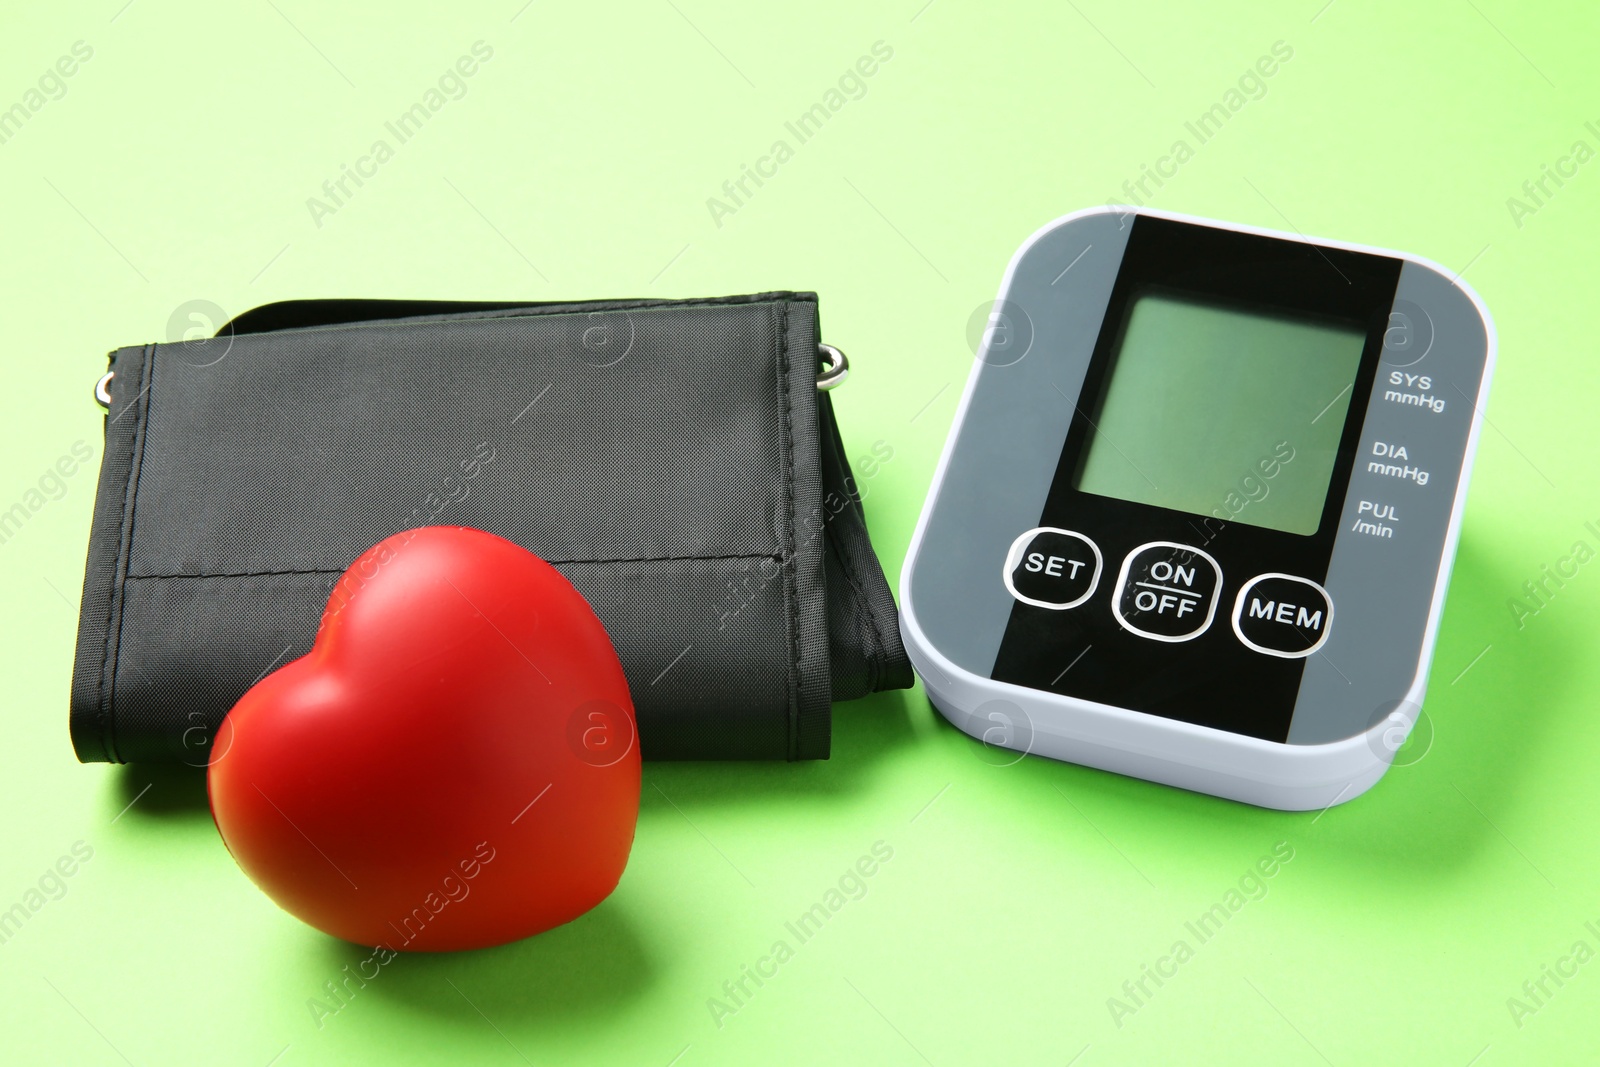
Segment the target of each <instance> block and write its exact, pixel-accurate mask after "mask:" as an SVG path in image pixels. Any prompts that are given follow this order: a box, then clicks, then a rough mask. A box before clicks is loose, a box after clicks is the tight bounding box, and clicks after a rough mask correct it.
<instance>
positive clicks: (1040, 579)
mask: <svg viewBox="0 0 1600 1067" xmlns="http://www.w3.org/2000/svg"><path fill="white" fill-rule="evenodd" d="M1100 564H1101V559H1100V549H1099V548H1098V547H1097V546H1096V545H1095V543H1094V542H1093V541H1091V540H1089V539H1088V538H1087V537H1085V536H1083V534H1081V533H1075V532H1074V531H1072V530H1058V529H1056V528H1054V527H1052V526H1040V527H1038V528H1037V529H1033V530H1029V531H1028V532H1027V533H1025V534H1023V535H1022V536H1021V537H1018V538H1017V539H1016V540H1015V541H1013V542H1011V550H1010V551H1009V552H1007V553H1006V566H1005V570H1004V572H1002V577H1003V578H1004V579H1005V583H1006V589H1007V590H1008V591H1009V592H1010V593H1011V595H1012V596H1014V597H1016V598H1017V599H1018V600H1020V601H1022V602H1023V603H1024V604H1032V605H1034V606H1035V607H1039V608H1050V609H1051V610H1053V611H1065V610H1066V609H1067V608H1075V607H1077V606H1078V605H1079V604H1082V603H1083V602H1084V601H1085V600H1088V599H1089V598H1090V597H1091V596H1093V595H1094V590H1095V587H1096V586H1098V585H1099V584H1100Z"/></svg>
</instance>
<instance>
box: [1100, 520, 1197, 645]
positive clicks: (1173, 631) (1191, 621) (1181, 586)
mask: <svg viewBox="0 0 1600 1067" xmlns="http://www.w3.org/2000/svg"><path fill="white" fill-rule="evenodd" d="M1221 588H1222V568H1221V567H1220V566H1218V565H1217V561H1216V560H1214V559H1212V558H1211V557H1210V556H1209V555H1207V554H1206V553H1204V552H1202V551H1200V550H1199V549H1198V548H1195V547H1194V546H1193V545H1180V544H1178V543H1177V542H1175V541H1152V542H1150V543H1149V544H1147V545H1140V546H1139V547H1138V548H1136V549H1134V550H1133V551H1132V552H1129V553H1128V556H1127V558H1126V559H1124V560H1123V561H1122V573H1121V574H1119V575H1118V576H1117V591H1116V594H1115V595H1114V596H1113V597H1112V600H1111V613H1112V614H1113V615H1115V616H1116V619H1117V622H1118V623H1120V624H1121V625H1122V628H1123V629H1124V630H1127V631H1129V632H1130V633H1135V634H1138V635H1139V636H1140V637H1148V638H1149V639H1150V640H1152V641H1189V640H1193V639H1194V638H1196V637H1199V636H1200V635H1201V634H1203V633H1205V632H1206V630H1207V629H1208V628H1209V627H1210V626H1211V619H1212V617H1213V616H1215V615H1216V613H1217V593H1218V591H1219V590H1220V589H1221Z"/></svg>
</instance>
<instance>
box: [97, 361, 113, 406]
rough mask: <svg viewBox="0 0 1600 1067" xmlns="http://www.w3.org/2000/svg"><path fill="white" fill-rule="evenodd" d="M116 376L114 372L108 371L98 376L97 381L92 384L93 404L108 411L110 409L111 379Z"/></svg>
mask: <svg viewBox="0 0 1600 1067" xmlns="http://www.w3.org/2000/svg"><path fill="white" fill-rule="evenodd" d="M116 376H117V372H116V371H114V370H108V371H106V372H105V373H104V374H102V375H101V376H100V380H99V381H97V382H95V383H94V399H95V402H96V403H98V404H99V405H100V406H101V407H103V408H107V409H109V408H110V407H111V379H113V378H115V377H116Z"/></svg>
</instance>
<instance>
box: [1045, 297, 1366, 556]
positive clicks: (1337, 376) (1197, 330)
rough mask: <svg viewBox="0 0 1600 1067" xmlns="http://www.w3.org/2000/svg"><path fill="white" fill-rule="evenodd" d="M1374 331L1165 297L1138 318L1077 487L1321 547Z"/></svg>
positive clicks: (1131, 317)
mask: <svg viewBox="0 0 1600 1067" xmlns="http://www.w3.org/2000/svg"><path fill="white" fill-rule="evenodd" d="M1365 343H1366V333H1365V331H1364V330H1362V329H1359V328H1357V327H1356V326H1354V325H1350V324H1346V323H1341V322H1334V321H1329V320H1323V319H1320V318H1313V317H1310V316H1301V315H1281V314H1276V313H1272V312H1268V311H1262V310H1256V309H1251V308H1247V307H1245V306H1242V305H1235V304H1232V303H1224V302H1221V301H1217V300H1212V299H1194V298H1190V297H1187V296H1183V295H1180V294H1175V293H1171V292H1168V291H1162V290H1155V291H1149V292H1146V293H1144V294H1143V295H1141V296H1139V297H1137V298H1136V299H1135V300H1134V301H1133V303H1132V306H1131V308H1130V310H1129V312H1128V316H1127V320H1126V325H1125V327H1124V329H1123V332H1122V337H1121V339H1120V343H1119V346H1118V348H1117V351H1116V352H1115V353H1114V355H1113V357H1112V361H1111V365H1110V372H1109V374H1108V375H1107V378H1106V383H1105V386H1104V388H1103V390H1102V393H1101V397H1100V400H1099V403H1098V405H1097V407H1096V409H1095V410H1094V411H1093V414H1092V418H1091V420H1090V421H1091V426H1092V432H1091V437H1090V440H1089V441H1088V443H1087V445H1086V447H1085V448H1084V450H1083V458H1082V461H1081V462H1080V464H1079V466H1078V471H1077V477H1076V478H1075V479H1074V486H1075V488H1077V489H1078V490H1079V491H1081V492H1085V493H1094V494H1096V495H1099V496H1107V497H1114V498H1116V499H1119V500H1131V501H1134V502H1136V503H1141V504H1150V505H1154V506H1156V507H1163V508H1171V509H1172V510H1174V511H1182V512H1188V513H1190V514H1194V515H1203V516H1207V517H1214V518H1218V519H1222V520H1225V521H1228V522H1241V523H1247V524H1249V525H1252V526H1261V527H1266V528H1268V529H1272V530H1282V531H1285V532H1287V533H1293V534H1314V533H1316V531H1317V527H1318V525H1319V524H1320V522H1321V519H1322V510H1323V503H1324V498H1325V497H1326V495H1327V492H1328V482H1329V480H1330V479H1331V477H1332V475H1333V469H1334V465H1335V461H1336V460H1337V458H1338V448H1339V439H1340V437H1341V435H1342V434H1343V432H1344V422H1345V413H1346V411H1347V410H1348V408H1349V405H1350V395H1351V390H1352V387H1353V385H1354V383H1355V376H1356V371H1357V369H1358V367H1359V366H1360V363H1361V352H1362V349H1363V347H1364V345H1365Z"/></svg>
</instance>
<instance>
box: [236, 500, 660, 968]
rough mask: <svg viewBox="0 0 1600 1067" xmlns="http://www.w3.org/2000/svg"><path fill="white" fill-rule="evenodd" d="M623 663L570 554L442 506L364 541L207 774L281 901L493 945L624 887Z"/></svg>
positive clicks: (335, 916)
mask: <svg viewBox="0 0 1600 1067" xmlns="http://www.w3.org/2000/svg"><path fill="white" fill-rule="evenodd" d="M636 738H637V731H636V729H635V725H634V713H633V702H632V700H631V699H630V698H629V696H628V683H627V680H626V679H625V678H624V677H623V674H622V666H621V664H620V663H619V662H618V661H617V654H616V652H615V650H614V649H613V648H612V647H611V642H610V640H609V639H608V638H607V636H606V632H605V629H604V628H603V627H602V626H601V624H600V620H599V619H597V618H596V617H595V614H594V612H593V611H592V610H590V608H589V605H588V603H587V602H586V601H585V600H584V599H583V597H582V596H581V595H580V594H579V593H578V591H577V590H576V589H574V588H573V587H572V586H571V585H570V584H569V583H568V582H567V580H566V579H565V578H563V577H561V575H560V574H559V573H557V572H556V570H555V569H554V568H553V567H551V566H550V565H549V564H547V563H545V562H544V561H543V560H541V559H539V558H538V557H537V556H535V555H533V554H532V553H531V552H528V551H527V550H525V549H523V548H520V547H518V546H517V545H514V544H512V543H511V542H510V541H506V540H504V539H502V538H499V537H495V536H493V535H492V534H487V533H484V532H482V531H480V530H471V529H467V528H464V527H443V526H432V527H425V528H422V529H418V530H409V531H406V532H404V533H400V534H396V535H395V536H393V537H390V538H388V539H387V540H385V541H381V542H379V543H378V544H377V545H375V546H374V547H373V548H371V549H370V550H368V551H367V552H365V553H363V554H362V556H361V558H359V559H357V560H356V561H355V562H354V563H353V564H351V565H350V569H349V570H347V571H345V573H344V575H343V577H341V578H340V579H339V581H338V583H337V584H336V585H335V586H334V588H333V594H332V596H331V597H330V598H329V600H328V607H327V610H326V611H325V612H324V613H323V616H322V626H321V628H320V630H319V631H318V633H317V639H316V642H315V644H314V645H313V646H312V649H311V651H310V652H309V653H307V654H306V655H305V656H304V657H302V658H300V659H297V660H295V661H294V662H292V663H289V664H287V665H285V666H284V667H282V668H281V669H279V670H277V671H275V672H273V673H272V674H270V675H268V676H267V677H266V678H264V679H262V680H261V681H260V682H258V683H256V685H255V686H254V687H253V688H252V689H251V690H250V691H249V692H248V693H246V694H245V695H244V696H243V697H241V698H240V700H239V702H238V703H237V704H235V705H234V706H233V709H232V710H231V711H229V712H228V716H227V718H226V719H225V720H224V722H223V725H222V728H221V729H220V730H219V731H218V735H217V744H216V745H215V747H214V751H213V755H212V763H211V766H210V769H209V772H208V779H207V787H208V790H209V793H210V797H211V813H212V816H213V817H214V818H215V819H216V823H217V829H218V830H219V831H220V832H221V833H222V839H223V841H224V842H226V844H227V846H228V849H229V851H230V852H232V853H233V857H234V859H235V860H237V861H238V863H239V866H240V867H242V868H243V869H244V872H245V874H247V875H248V876H249V877H250V879H251V880H252V881H254V882H255V883H256V885H258V886H260V887H261V889H262V890H263V891H264V892H266V894H267V895H268V896H270V897H271V898H272V899H273V900H275V901H277V902H278V904H279V905H281V906H282V907H283V908H284V910H286V911H288V912H289V913H291V914H293V915H295V916H297V917H299V918H301V919H303V920H305V921H306V922H308V923H310V924H311V925H312V926H315V927H316V928H317V929H319V930H323V931H325V932H327V933H330V934H332V935H334V936H335V937H340V938H344V939H345V940H347V941H354V942H357V943H359V944H363V945H372V946H386V947H388V948H391V949H394V950H396V951H404V950H419V951H448V950H454V949H465V948H481V947H483V946H487V945H497V944H501V943H503V942H506V941H513V940H516V939H518V938H523V937H528V936H529V935H532V934H536V933H539V932H541V931H543V930H548V929H550V928H551V927H552V926H558V925H560V924H561V923H564V922H567V921H569V920H571V919H575V918H577V917H578V916H579V915H582V914H583V913H584V912H585V911H588V910H589V909H590V908H592V907H594V906H595V905H596V904H598V903H600V901H602V900H604V899H605V897H606V896H607V895H608V894H609V893H610V892H611V890H612V889H614V888H615V887H616V884H617V880H618V879H619V878H620V877H621V876H622V869H623V866H624V865H625V864H626V863H627V860H628V850H629V848H630V847H631V846H632V844H633V832H634V826H635V823H636V822H637V819H638V814H639V773H640V772H639V746H638V744H637V743H636Z"/></svg>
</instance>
